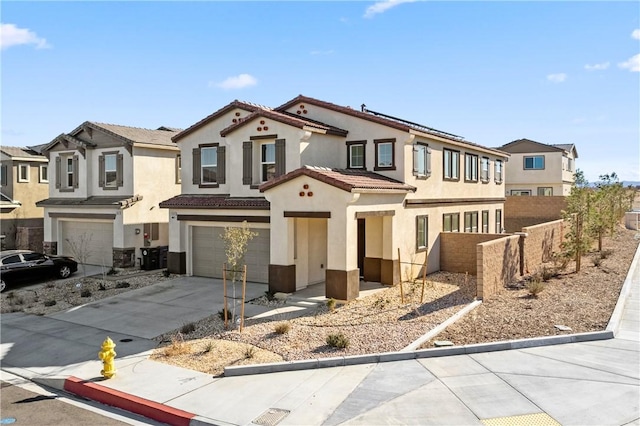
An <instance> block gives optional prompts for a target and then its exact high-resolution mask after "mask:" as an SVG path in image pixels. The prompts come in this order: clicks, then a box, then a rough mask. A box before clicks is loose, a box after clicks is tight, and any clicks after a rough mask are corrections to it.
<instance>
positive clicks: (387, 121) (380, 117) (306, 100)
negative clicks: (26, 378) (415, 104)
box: [275, 95, 505, 156]
mask: <svg viewBox="0 0 640 426" xmlns="http://www.w3.org/2000/svg"><path fill="white" fill-rule="evenodd" d="M299 103H302V104H310V105H316V106H319V107H321V108H326V109H329V110H332V111H337V112H341V113H343V114H347V115H350V116H352V117H357V118H361V119H363V120H367V121H372V122H374V123H378V124H382V125H383V126H387V127H391V128H393V129H397V130H401V131H404V132H408V131H410V130H417V131H420V132H423V133H429V134H433V135H434V136H438V137H441V138H444V139H449V140H451V141H454V142H457V143H461V144H464V145H468V146H470V147H477V148H482V149H486V150H489V151H493V152H495V153H496V154H498V155H502V156H504V155H505V154H504V153H503V152H500V151H498V150H497V149H495V148H489V147H486V146H483V145H480V144H477V143H474V142H469V141H466V140H464V138H462V137H460V136H456V135H453V134H451V133H447V132H442V131H439V130H436V129H433V128H431V127H428V126H424V125H422V124H418V123H413V122H410V121H406V120H403V119H400V118H395V117H391V116H388V115H385V114H381V113H374V112H371V111H369V112H365V111H360V110H357V109H353V108H351V107H344V106H341V105H336V104H332V103H330V102H326V101H321V100H319V99H315V98H310V97H308V96H304V95H298V96H296V97H295V98H293V99H291V100H290V101H288V102H286V103H285V104H283V105H280V106H279V107H277V108H275V111H285V110H287V109H289V108H291V107H292V106H294V105H296V104H299Z"/></svg>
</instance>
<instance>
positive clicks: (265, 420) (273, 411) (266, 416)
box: [251, 408, 290, 426]
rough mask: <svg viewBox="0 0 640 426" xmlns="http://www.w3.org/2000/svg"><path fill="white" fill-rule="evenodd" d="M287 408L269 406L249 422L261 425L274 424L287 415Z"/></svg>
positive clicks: (268, 425) (272, 425) (270, 425)
mask: <svg viewBox="0 0 640 426" xmlns="http://www.w3.org/2000/svg"><path fill="white" fill-rule="evenodd" d="M289 413H290V411H289V410H282V409H280V408H269V409H268V410H267V411H265V412H264V413H262V414H260V416H258V418H257V419H255V420H254V421H252V422H251V423H253V424H256V425H262V426H275V425H277V424H278V423H279V422H280V420H282V419H284V418H285V417H287V416H288V415H289Z"/></svg>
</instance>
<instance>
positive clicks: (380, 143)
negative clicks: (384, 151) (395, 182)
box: [373, 138, 396, 171]
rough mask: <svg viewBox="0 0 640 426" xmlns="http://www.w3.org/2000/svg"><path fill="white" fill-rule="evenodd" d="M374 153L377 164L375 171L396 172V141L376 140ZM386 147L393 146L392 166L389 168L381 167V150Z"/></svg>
mask: <svg viewBox="0 0 640 426" xmlns="http://www.w3.org/2000/svg"><path fill="white" fill-rule="evenodd" d="M373 144H374V147H375V149H374V151H375V163H374V167H373V170H382V171H384V170H395V169H396V140H395V138H392V139H374V140H373ZM386 145H390V146H391V165H389V166H381V165H380V148H381V147H383V146H386Z"/></svg>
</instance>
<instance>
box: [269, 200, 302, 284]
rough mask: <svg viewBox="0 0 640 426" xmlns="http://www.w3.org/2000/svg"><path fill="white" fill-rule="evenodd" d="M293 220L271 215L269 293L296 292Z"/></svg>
mask: <svg viewBox="0 0 640 426" xmlns="http://www.w3.org/2000/svg"><path fill="white" fill-rule="evenodd" d="M294 226H295V223H294V220H293V219H291V218H286V217H284V215H283V213H282V212H280V214H279V215H278V214H274V212H273V210H272V213H271V238H270V241H269V247H270V250H269V251H270V258H271V260H270V262H269V291H270V292H272V293H276V292H282V293H293V292H294V291H296V265H295V264H294V262H295V261H294V258H293V248H294Z"/></svg>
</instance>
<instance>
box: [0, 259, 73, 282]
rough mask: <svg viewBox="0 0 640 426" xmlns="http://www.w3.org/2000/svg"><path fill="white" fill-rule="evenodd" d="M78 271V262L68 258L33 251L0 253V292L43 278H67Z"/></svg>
mask: <svg viewBox="0 0 640 426" xmlns="http://www.w3.org/2000/svg"><path fill="white" fill-rule="evenodd" d="M77 270H78V262H76V261H75V260H73V258H71V257H68V256H49V255H46V254H42V253H36V252H34V251H31V250H6V251H2V252H0V292H1V291H4V289H5V288H6V287H7V285H13V284H14V283H18V282H26V281H34V280H38V279H41V278H47V277H54V276H57V277H59V278H67V277H69V276H70V275H71V274H73V273H74V272H76V271H77Z"/></svg>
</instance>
